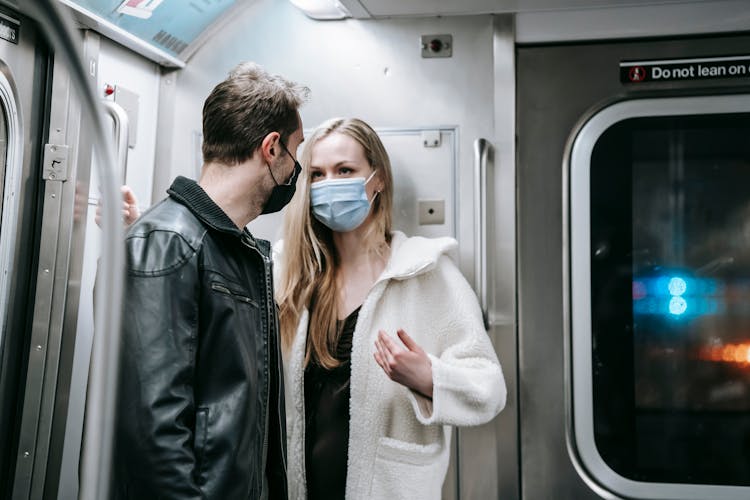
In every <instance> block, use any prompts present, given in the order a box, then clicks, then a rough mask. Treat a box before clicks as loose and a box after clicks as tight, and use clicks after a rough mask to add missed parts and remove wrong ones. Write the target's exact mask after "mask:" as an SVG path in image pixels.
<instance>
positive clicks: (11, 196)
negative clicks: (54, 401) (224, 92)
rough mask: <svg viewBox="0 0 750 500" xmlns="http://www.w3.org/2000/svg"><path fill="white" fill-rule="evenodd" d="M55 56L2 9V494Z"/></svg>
mask: <svg viewBox="0 0 750 500" xmlns="http://www.w3.org/2000/svg"><path fill="white" fill-rule="evenodd" d="M49 71H50V64H49V51H48V50H47V47H46V45H45V43H44V42H43V41H42V39H41V36H40V34H39V32H38V30H37V28H36V26H35V25H34V23H33V22H31V20H29V19H27V18H25V17H23V16H21V15H19V14H18V13H16V12H14V11H11V10H7V9H0V165H2V168H0V492H3V493H5V492H8V493H10V491H11V485H12V484H13V477H14V474H15V473H16V469H17V460H18V458H19V456H20V457H22V458H23V459H26V460H27V461H29V460H30V459H31V458H32V457H31V454H30V453H29V454H28V455H26V454H25V453H24V451H22V450H20V448H19V439H18V436H19V432H20V429H21V418H22V417H21V415H22V410H23V407H22V404H23V401H24V396H25V395H26V396H30V397H34V396H38V394H36V395H30V394H29V393H28V391H26V390H25V387H26V384H27V382H28V377H27V371H26V367H27V362H28V360H29V345H30V331H31V323H32V317H33V299H34V288H35V285H36V280H35V271H36V267H35V266H36V264H37V260H38V252H37V251H36V249H37V248H38V239H39V236H40V235H39V223H38V221H39V217H40V204H39V201H38V196H39V195H40V184H41V169H40V165H41V163H42V155H43V148H42V147H41V146H40V145H41V144H44V142H45V141H44V140H43V137H44V136H45V134H46V129H45V127H46V125H47V120H46V118H45V117H46V116H47V114H46V112H47V110H48V104H49V77H48V74H49Z"/></svg>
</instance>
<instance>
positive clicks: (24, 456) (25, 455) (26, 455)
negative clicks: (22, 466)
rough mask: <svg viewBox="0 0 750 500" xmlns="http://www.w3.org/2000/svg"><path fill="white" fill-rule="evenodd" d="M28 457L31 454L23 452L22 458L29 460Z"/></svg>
mask: <svg viewBox="0 0 750 500" xmlns="http://www.w3.org/2000/svg"><path fill="white" fill-rule="evenodd" d="M30 456H31V453H29V452H28V451H24V452H23V458H29V457H30Z"/></svg>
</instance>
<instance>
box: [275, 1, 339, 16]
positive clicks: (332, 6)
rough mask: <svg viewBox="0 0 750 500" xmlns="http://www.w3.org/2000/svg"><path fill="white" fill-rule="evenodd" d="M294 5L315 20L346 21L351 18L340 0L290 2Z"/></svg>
mask: <svg viewBox="0 0 750 500" xmlns="http://www.w3.org/2000/svg"><path fill="white" fill-rule="evenodd" d="M289 1H290V2H292V5H294V6H295V7H297V8H298V9H299V10H301V11H302V12H304V13H305V14H306V15H307V16H308V17H311V18H313V19H320V20H322V19H344V18H346V17H351V14H349V11H348V10H347V9H346V7H344V6H343V5H341V2H339V1H338V0H289Z"/></svg>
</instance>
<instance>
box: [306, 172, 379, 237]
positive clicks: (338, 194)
mask: <svg viewBox="0 0 750 500" xmlns="http://www.w3.org/2000/svg"><path fill="white" fill-rule="evenodd" d="M373 175H375V172H373V173H372V174H371V175H370V177H368V178H367V180H365V178H364V177H351V178H348V179H331V180H325V181H318V182H314V183H313V184H311V185H310V206H311V207H312V211H313V215H314V216H315V218H316V219H318V220H319V221H320V222H322V223H323V224H325V225H326V226H328V227H329V228H331V230H332V231H336V232H337V233H345V232H347V231H352V230H354V229H357V228H358V227H359V226H360V225H361V224H362V223H363V222H364V221H365V219H366V218H367V214H369V213H370V204H371V201H370V200H368V199H367V193H366V192H365V184H367V183H368V182H370V179H372V177H373ZM375 195H376V196H377V193H375ZM374 199H375V197H373V200H374Z"/></svg>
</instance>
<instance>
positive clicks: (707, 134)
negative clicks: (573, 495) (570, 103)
mask: <svg viewBox="0 0 750 500" xmlns="http://www.w3.org/2000/svg"><path fill="white" fill-rule="evenodd" d="M749 103H750V97H748V96H714V97H702V98H700V97H696V98H673V99H653V100H640V101H631V102H623V103H619V104H617V105H615V106H612V107H611V108H608V109H606V110H604V111H603V112H602V113H600V114H598V115H596V116H595V117H593V118H592V119H591V120H590V121H589V122H588V123H587V124H586V125H585V126H584V127H583V128H582V129H581V132H580V133H579V135H578V137H577V139H576V141H575V143H574V147H573V152H572V155H571V198H570V199H571V211H570V215H571V226H570V233H571V253H570V261H571V307H572V311H573V315H572V319H573V321H572V336H573V339H572V347H573V351H572V362H573V364H572V366H573V384H574V385H573V392H574V397H573V414H574V433H575V441H576V444H577V447H578V452H579V455H580V456H581V458H582V459H583V462H584V464H585V466H586V467H587V469H588V470H589V471H590V473H592V474H593V475H594V476H598V480H599V481H600V482H602V483H604V484H605V486H609V487H610V488H611V489H613V490H615V491H616V492H618V493H621V494H627V495H628V496H635V497H637V498H739V497H742V498H747V497H748V495H750V493H748V492H750V140H748V139H749V138H750V104H749Z"/></svg>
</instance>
